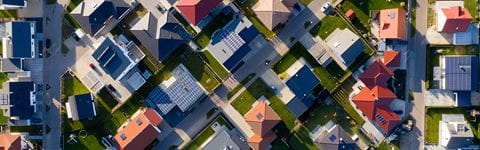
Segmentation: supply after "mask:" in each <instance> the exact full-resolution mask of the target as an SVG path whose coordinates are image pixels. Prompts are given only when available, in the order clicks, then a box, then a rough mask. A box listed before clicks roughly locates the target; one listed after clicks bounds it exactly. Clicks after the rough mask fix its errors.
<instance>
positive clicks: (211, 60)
mask: <svg viewBox="0 0 480 150" xmlns="http://www.w3.org/2000/svg"><path fill="white" fill-rule="evenodd" d="M201 56H202V58H203V60H205V61H206V62H207V64H208V65H210V67H212V69H213V70H214V71H215V72H216V73H217V74H218V75H219V76H220V78H222V79H225V78H227V77H228V74H229V73H228V71H227V69H225V68H224V67H223V65H222V64H220V62H218V61H217V59H216V58H215V57H213V55H212V54H211V53H210V52H209V51H208V50H204V51H203V52H202V53H201Z"/></svg>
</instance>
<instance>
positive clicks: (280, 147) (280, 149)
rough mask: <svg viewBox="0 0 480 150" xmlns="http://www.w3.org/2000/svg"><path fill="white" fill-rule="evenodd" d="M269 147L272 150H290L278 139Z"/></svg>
mask: <svg viewBox="0 0 480 150" xmlns="http://www.w3.org/2000/svg"><path fill="white" fill-rule="evenodd" d="M270 145H271V146H272V149H275V150H289V149H290V148H289V147H288V145H287V144H286V143H285V142H283V141H282V140H281V139H280V138H277V139H276V140H275V141H273V142H272V143H271V144H270Z"/></svg>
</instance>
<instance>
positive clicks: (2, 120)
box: [0, 109, 9, 125]
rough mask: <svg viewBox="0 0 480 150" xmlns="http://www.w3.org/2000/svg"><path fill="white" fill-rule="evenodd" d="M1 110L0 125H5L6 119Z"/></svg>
mask: <svg viewBox="0 0 480 150" xmlns="http://www.w3.org/2000/svg"><path fill="white" fill-rule="evenodd" d="M3 111H4V110H3V109H0V125H6V124H7V123H8V119H9V118H8V117H7V116H4V115H3Z"/></svg>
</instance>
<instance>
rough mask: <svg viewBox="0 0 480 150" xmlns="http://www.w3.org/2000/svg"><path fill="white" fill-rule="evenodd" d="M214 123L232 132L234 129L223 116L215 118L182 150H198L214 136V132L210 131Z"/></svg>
mask: <svg viewBox="0 0 480 150" xmlns="http://www.w3.org/2000/svg"><path fill="white" fill-rule="evenodd" d="M214 122H217V123H218V124H220V125H224V126H225V127H226V128H227V129H229V130H232V129H234V127H233V126H232V125H231V124H230V123H229V122H228V121H227V120H225V118H224V117H223V116H221V115H220V116H219V117H217V118H216V119H215V120H214V121H213V122H212V123H210V124H209V125H208V126H207V128H206V129H204V130H203V131H202V132H200V133H199V134H198V135H197V136H196V137H195V138H194V139H193V140H192V141H191V142H190V143H189V144H188V146H186V147H185V148H184V149H185V150H197V149H200V146H201V145H202V144H203V143H205V142H206V141H207V140H208V138H210V137H211V136H213V134H215V131H214V130H213V129H212V125H213V123H214Z"/></svg>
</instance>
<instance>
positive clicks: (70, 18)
mask: <svg viewBox="0 0 480 150" xmlns="http://www.w3.org/2000/svg"><path fill="white" fill-rule="evenodd" d="M65 19H66V20H67V21H68V22H69V23H70V24H71V25H72V26H73V27H75V29H79V28H82V26H81V25H80V23H78V21H77V20H76V19H75V18H74V17H73V16H72V15H70V14H69V13H65Z"/></svg>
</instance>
